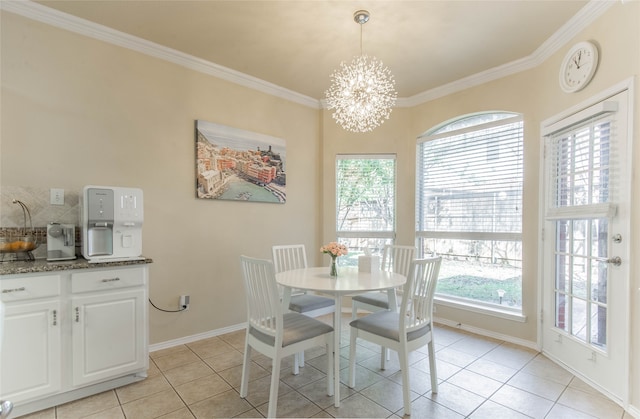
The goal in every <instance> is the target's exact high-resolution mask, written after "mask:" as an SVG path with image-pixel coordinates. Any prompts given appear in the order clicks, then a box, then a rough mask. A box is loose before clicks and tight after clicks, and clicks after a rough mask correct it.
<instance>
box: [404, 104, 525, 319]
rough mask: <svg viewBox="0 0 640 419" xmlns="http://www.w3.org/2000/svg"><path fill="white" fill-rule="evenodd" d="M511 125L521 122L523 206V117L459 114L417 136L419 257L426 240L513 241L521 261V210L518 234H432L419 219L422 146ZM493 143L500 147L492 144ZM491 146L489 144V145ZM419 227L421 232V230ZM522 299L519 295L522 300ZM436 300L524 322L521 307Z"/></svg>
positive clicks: (445, 298)
mask: <svg viewBox="0 0 640 419" xmlns="http://www.w3.org/2000/svg"><path fill="white" fill-rule="evenodd" d="M491 114H496V115H500V114H502V115H503V117H499V118H498V119H495V120H490V121H489V122H480V123H477V124H474V125H471V126H464V124H462V125H463V126H462V128H453V129H448V127H450V126H452V125H456V124H460V122H461V121H464V120H465V119H472V118H474V117H479V119H480V118H481V117H482V116H483V115H487V116H489V115H491ZM513 123H520V124H521V128H520V129H521V130H522V134H521V137H520V145H519V147H520V150H521V154H520V162H519V168H518V170H519V172H520V173H521V175H522V178H521V181H520V185H521V186H520V188H521V189H520V198H521V201H520V206H521V207H522V195H523V191H524V116H523V115H522V114H517V113H513V112H503V111H493V112H482V113H476V114H466V115H460V116H459V117H456V118H453V119H450V120H448V121H446V122H444V123H442V124H439V125H438V126H436V127H434V128H433V129H431V130H429V131H427V132H426V133H425V134H424V135H422V136H420V137H418V139H417V145H416V220H415V226H416V228H415V230H416V242H417V244H418V257H424V256H425V254H424V253H425V248H426V246H425V245H424V241H425V240H429V239H438V238H447V239H452V240H488V241H510V242H516V245H519V246H520V252H521V256H520V257H521V258H522V254H523V252H522V244H523V243H522V223H523V221H522V209H520V219H519V222H520V226H519V231H518V232H490V231H442V230H439V231H433V230H431V231H430V230H427V228H428V227H427V224H428V223H427V221H426V220H424V219H423V218H421V217H424V216H425V214H426V212H425V211H424V209H423V207H422V205H428V203H427V202H423V196H422V194H421V191H422V186H423V184H422V179H423V177H424V176H425V173H426V167H425V166H426V164H425V163H426V162H425V160H424V158H423V157H424V155H423V153H422V146H423V144H424V143H426V142H428V141H432V140H437V139H441V138H448V137H454V136H456V135H460V134H463V133H468V132H474V131H482V130H486V129H488V128H491V127H495V126H500V125H508V124H513ZM494 143H495V144H499V143H498V142H495V141H494ZM490 145H491V144H488V146H490ZM490 157H492V156H490V155H488V154H487V155H486V156H485V158H486V159H487V160H488V159H490ZM421 227H422V229H421ZM521 263H522V259H520V272H522V267H521ZM520 280H521V281H522V274H521V275H520ZM522 297H523V296H521V298H522ZM435 299H436V301H437V302H438V303H439V304H442V305H445V306H451V307H455V308H461V309H465V310H468V311H473V312H479V313H483V314H490V315H493V316H498V317H502V318H507V319H510V320H515V321H521V322H524V321H526V317H525V316H524V315H523V307H522V306H523V305H524V303H523V304H521V306H520V307H509V306H502V305H498V304H494V303H490V302H485V301H482V300H475V299H468V298H463V297H457V296H453V295H446V294H440V293H436V296H435Z"/></svg>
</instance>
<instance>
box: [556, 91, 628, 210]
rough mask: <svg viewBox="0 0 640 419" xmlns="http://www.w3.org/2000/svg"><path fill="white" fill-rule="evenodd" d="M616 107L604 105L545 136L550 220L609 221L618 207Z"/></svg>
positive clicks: (575, 117) (577, 116) (605, 103)
mask: <svg viewBox="0 0 640 419" xmlns="http://www.w3.org/2000/svg"><path fill="white" fill-rule="evenodd" d="M616 110H617V103H615V102H603V103H601V104H599V105H597V106H596V107H595V108H590V109H588V110H587V112H588V113H586V114H584V115H580V114H576V115H574V120H575V121H574V123H571V122H570V123H569V124H568V126H567V125H564V127H563V129H560V130H557V131H553V129H554V128H553V127H551V128H550V129H549V131H548V132H546V143H545V153H548V158H549V161H550V168H549V175H550V176H549V178H550V184H549V188H548V190H549V193H550V194H551V195H550V197H549V198H550V199H548V202H549V204H548V206H547V210H546V217H547V219H571V218H583V217H585V216H587V217H588V218H594V217H610V216H612V215H613V214H614V213H615V211H616V207H615V205H614V204H613V203H612V195H615V190H613V189H612V185H616V184H617V182H615V181H612V179H611V177H612V176H616V167H617V165H616V164H615V163H614V162H615V161H616V160H617V159H619V158H620V156H618V155H617V152H616V150H612V149H611V142H610V138H611V136H612V135H614V131H615V124H614V122H615V118H614V117H615V111H616Z"/></svg>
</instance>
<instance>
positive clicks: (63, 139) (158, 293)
mask: <svg viewBox="0 0 640 419" xmlns="http://www.w3.org/2000/svg"><path fill="white" fill-rule="evenodd" d="M1 47H2V74H1V76H2V127H1V129H2V131H1V134H2V137H1V141H2V143H1V144H0V146H1V149H0V151H1V167H0V181H1V185H2V186H3V187H8V186H31V187H35V188H49V187H58V188H64V189H65V190H66V191H67V193H72V191H79V190H81V188H82V187H83V186H84V185H89V184H94V185H115V186H132V187H140V188H142V189H143V191H144V196H145V224H144V243H143V248H144V254H145V255H146V256H148V257H151V258H153V260H154V263H153V264H152V265H151V267H150V282H151V285H150V296H151V298H152V300H153V301H154V303H155V304H156V305H159V306H162V307H167V308H172V309H175V308H177V304H178V298H179V295H180V294H190V295H191V306H190V310H189V311H187V312H183V313H180V314H168V313H161V312H158V311H156V310H154V309H153V308H150V318H151V322H150V323H151V332H150V341H151V343H158V342H164V341H167V340H171V339H176V338H180V337H185V336H189V335H193V334H197V333H203V332H207V331H211V330H215V329H220V328H224V327H229V326H233V325H237V324H241V323H243V322H244V321H245V320H246V312H245V310H246V309H245V304H244V294H243V289H242V286H241V278H240V268H239V264H240V262H239V255H240V254H241V253H245V254H248V255H252V256H256V257H263V258H270V257H271V253H270V248H271V246H272V245H273V244H284V243H292V242H296V243H297V242H300V243H304V244H305V245H306V246H307V247H308V248H309V249H315V248H316V247H317V246H319V245H318V243H319V241H320V240H319V238H318V235H319V225H320V224H319V219H320V215H321V213H320V208H321V205H320V203H319V195H318V193H317V185H318V184H319V170H320V161H319V155H318V150H319V148H318V136H319V122H318V112H319V111H317V110H313V109H310V108H308V107H304V106H301V105H296V104H293V103H291V102H288V101H285V100H282V99H278V98H275V97H272V96H269V95H265V94H262V93H258V92H256V91H253V90H250V89H246V88H242V87H239V86H237V85H234V84H231V83H227V82H224V81H221V80H218V79H215V78H212V77H210V76H206V75H204V74H202V73H198V72H194V71H191V70H188V69H185V68H183V67H180V66H177V65H174V64H170V63H167V62H165V61H161V60H158V59H154V58H151V57H148V56H145V55H142V54H138V53H135V52H132V51H129V50H127V49H123V48H119V47H116V46H113V45H108V44H106V43H103V42H98V41H95V40H92V39H89V38H85V37H82V36H78V35H75V34H72V33H70V32H66V31H63V30H59V29H55V28H52V27H50V26H47V25H44V24H41V23H37V22H34V21H31V20H28V19H25V18H22V17H18V16H15V15H12V14H10V13H2V45H1ZM196 119H203V120H207V121H211V122H217V123H221V124H224V125H228V126H232V127H238V128H242V129H245V130H251V131H254V132H258V133H262V134H267V135H271V136H274V137H278V138H283V139H284V140H285V141H286V143H287V168H288V185H287V198H288V199H287V202H286V204H284V205H279V204H266V203H262V204H261V203H254V204H248V203H246V202H232V201H212V200H199V199H196V198H195V137H194V121H195V120H196ZM42 199H43V200H48V195H45V196H43V197H42ZM314 256H315V255H314V254H313V253H311V252H310V258H311V261H312V262H314Z"/></svg>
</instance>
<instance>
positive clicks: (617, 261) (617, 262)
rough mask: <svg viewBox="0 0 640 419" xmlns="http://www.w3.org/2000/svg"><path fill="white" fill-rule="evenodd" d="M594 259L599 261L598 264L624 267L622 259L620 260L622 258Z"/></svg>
mask: <svg viewBox="0 0 640 419" xmlns="http://www.w3.org/2000/svg"><path fill="white" fill-rule="evenodd" d="M594 259H595V260H597V261H598V262H604V263H610V264H612V265H614V266H620V265H622V259H621V258H620V256H614V257H612V258H594Z"/></svg>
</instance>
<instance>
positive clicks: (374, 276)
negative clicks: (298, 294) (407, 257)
mask: <svg viewBox="0 0 640 419" xmlns="http://www.w3.org/2000/svg"><path fill="white" fill-rule="evenodd" d="M276 281H277V282H278V284H280V285H282V286H283V287H284V294H283V304H284V307H289V302H290V300H291V290H293V289H303V290H308V291H317V292H321V293H323V294H330V295H332V296H333V297H334V298H335V300H336V310H337V311H336V312H335V313H334V316H333V330H334V360H335V362H334V374H335V375H334V377H340V337H341V330H340V329H341V327H340V325H341V319H340V317H341V315H340V314H341V312H342V297H343V296H345V295H354V294H361V293H364V292H368V291H377V290H388V292H389V306H390V307H391V308H392V309H394V308H395V307H397V304H396V293H395V291H394V288H396V287H399V286H402V285H404V283H405V282H406V281H407V278H406V277H405V276H404V275H401V274H398V273H395V272H388V271H382V270H374V271H373V272H361V271H359V270H358V268H357V267H338V276H337V277H332V276H330V275H329V267H328V266H323V267H315V268H304V269H292V270H290V271H283V272H280V273H277V274H276ZM337 382H338V383H339V379H338V380H337ZM334 391H335V392H336V395H337V397H336V398H335V407H340V394H339V393H338V392H339V391H340V386H339V385H337V386H335V389H334Z"/></svg>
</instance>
